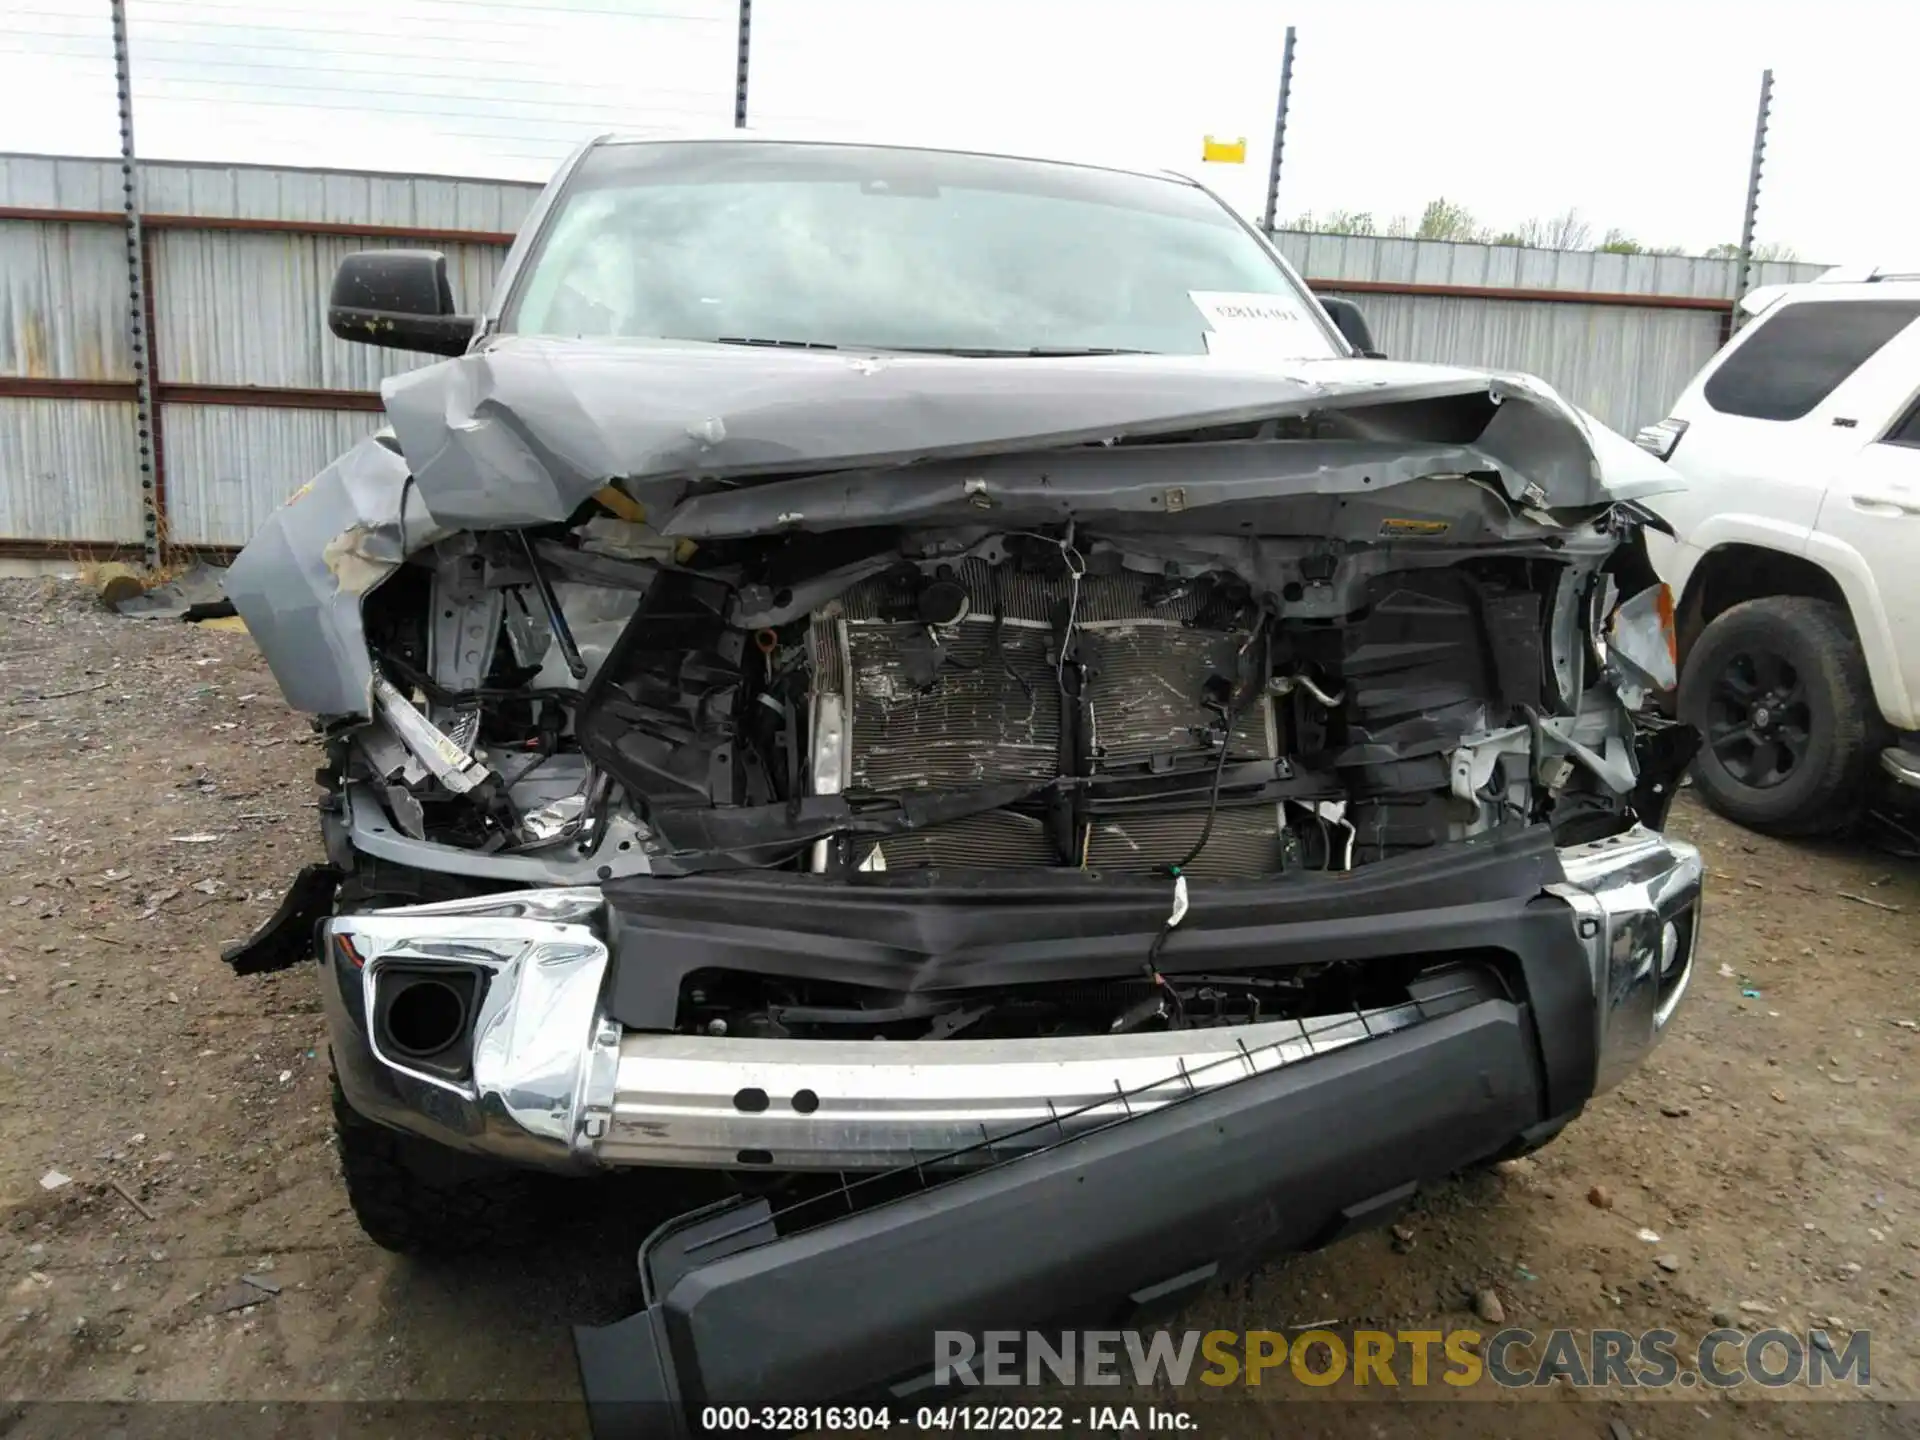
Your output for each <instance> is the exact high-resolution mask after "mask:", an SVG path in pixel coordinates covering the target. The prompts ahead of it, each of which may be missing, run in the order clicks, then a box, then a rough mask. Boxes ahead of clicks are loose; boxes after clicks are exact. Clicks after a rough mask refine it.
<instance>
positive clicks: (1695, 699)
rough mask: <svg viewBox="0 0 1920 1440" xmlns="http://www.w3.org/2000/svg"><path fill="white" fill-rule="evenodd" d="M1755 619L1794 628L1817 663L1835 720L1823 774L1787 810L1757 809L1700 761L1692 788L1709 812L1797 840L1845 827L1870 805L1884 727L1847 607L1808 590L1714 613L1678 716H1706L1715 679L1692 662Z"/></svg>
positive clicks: (1810, 680) (1686, 679)
mask: <svg viewBox="0 0 1920 1440" xmlns="http://www.w3.org/2000/svg"><path fill="white" fill-rule="evenodd" d="M1755 622H1758V623H1761V624H1764V625H1767V626H1771V627H1782V628H1785V629H1787V630H1789V631H1792V632H1794V633H1796V634H1797V635H1798V636H1799V638H1800V639H1801V640H1803V641H1804V642H1805V643H1806V644H1807V645H1808V646H1809V647H1810V648H1811V649H1812V650H1813V651H1814V653H1815V654H1816V656H1817V657H1818V659H1819V661H1820V663H1819V665H1818V666H1817V667H1816V669H1815V672H1814V673H1813V674H1810V675H1808V676H1807V677H1806V680H1807V684H1808V686H1809V687H1814V686H1818V687H1819V688H1820V690H1821V691H1822V692H1823V694H1822V696H1821V699H1822V700H1823V701H1824V704H1825V708H1826V710H1827V713H1828V714H1829V715H1830V716H1831V717H1832V727H1833V728H1832V743H1831V744H1830V745H1829V746H1827V747H1826V749H1825V753H1824V755H1823V757H1822V758H1823V761H1824V763H1823V765H1822V768H1821V772H1820V779H1819V781H1818V782H1817V783H1816V784H1815V785H1814V787H1813V790H1812V792H1811V793H1810V795H1809V796H1808V798H1807V799H1806V800H1804V801H1803V802H1802V803H1801V804H1800V805H1799V806H1798V807H1796V808H1795V809H1793V810H1792V811H1790V812H1788V813H1786V814H1784V815H1778V814H1771V813H1767V811H1766V810H1765V809H1756V807H1754V806H1753V805H1752V803H1751V802H1750V801H1748V800H1747V799H1746V798H1745V797H1744V796H1743V795H1742V794H1740V793H1739V791H1743V790H1745V789H1746V787H1744V786H1741V787H1738V788H1737V789H1735V790H1732V791H1730V790H1729V788H1728V786H1727V785H1725V784H1723V783H1722V782H1721V780H1720V777H1719V775H1718V774H1716V773H1715V771H1714V770H1713V769H1712V768H1711V767H1708V766H1705V765H1703V764H1702V763H1701V762H1700V761H1699V760H1696V761H1695V762H1694V767H1693V781H1694V785H1695V786H1696V787H1697V788H1698V790H1699V792H1700V796H1701V798H1702V799H1703V800H1705V801H1706V802H1707V804H1708V805H1709V806H1710V807H1711V808H1712V809H1714V810H1715V811H1717V812H1718V813H1720V814H1721V815H1724V816H1726V817H1727V818H1728V819H1729V820H1732V821H1734V822H1736V823H1738V824H1740V825H1744V826H1746V827H1747V828H1749V829H1752V830H1758V831H1761V832H1763V833H1765V834H1769V835H1777V836H1780V837H1783V838H1792V837H1796V836H1807V835H1825V834H1831V833H1833V832H1835V831H1838V830H1844V829H1846V828H1847V827H1848V826H1849V825H1850V824H1852V823H1853V822H1854V821H1855V820H1856V819H1858V818H1859V815H1860V812H1861V809H1862V807H1863V805H1864V803H1865V800H1866V795H1867V788H1868V781H1869V778H1870V776H1871V775H1872V772H1873V766H1874V763H1875V758H1876V755H1877V752H1878V748H1879V747H1878V744H1877V743H1876V742H1877V739H1878V736H1879V732H1880V730H1881V729H1882V728H1883V726H1882V723H1881V721H1880V713H1879V708H1878V706H1877V704H1876V703H1875V701H1874V698H1873V682H1872V680H1871V679H1870V677H1869V676H1868V674H1867V661H1866V656H1865V655H1864V654H1862V653H1861V650H1860V642H1859V641H1858V640H1857V639H1856V638H1855V635H1854V629H1853V622H1852V618H1851V617H1850V616H1849V615H1848V614H1847V612H1846V610H1845V608H1844V607H1842V606H1840V605H1836V604H1835V603H1834V602H1833V601H1831V600H1819V599H1815V598H1813V597H1812V596H1806V595H1770V596H1765V597H1763V598H1761V599H1758V600H1747V601H1744V602H1742V603H1741V604H1738V605H1733V606H1730V607H1728V608H1727V609H1726V610H1724V611H1722V612H1721V613H1720V614H1719V615H1717V616H1715V617H1714V619H1713V621H1712V622H1711V623H1710V624H1709V625H1708V626H1707V628H1706V630H1705V631H1704V632H1703V633H1702V634H1701V636H1700V639H1699V641H1697V642H1696V643H1695V645H1694V647H1693V652H1692V654H1690V655H1689V657H1688V660H1689V668H1688V670H1687V673H1686V674H1685V675H1683V676H1682V678H1681V684H1680V713H1681V715H1682V716H1683V717H1686V718H1688V719H1696V717H1698V716H1699V715H1700V713H1701V709H1702V708H1703V705H1702V701H1703V696H1702V694H1701V687H1702V686H1704V685H1706V684H1708V683H1710V677H1706V676H1704V675H1703V673H1702V672H1701V671H1699V670H1697V669H1695V668H1694V667H1693V665H1692V661H1693V660H1694V659H1696V658H1697V657H1698V656H1699V655H1700V654H1701V652H1702V651H1707V652H1709V653H1711V650H1712V647H1713V638H1714V631H1715V630H1716V629H1717V628H1721V627H1727V628H1726V629H1722V632H1721V633H1722V634H1723V635H1724V634H1725V633H1728V629H1731V628H1737V627H1739V626H1741V625H1745V624H1751V623H1755Z"/></svg>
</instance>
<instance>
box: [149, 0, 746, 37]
mask: <svg viewBox="0 0 1920 1440" xmlns="http://www.w3.org/2000/svg"><path fill="white" fill-rule="evenodd" d="M410 3H413V4H421V3H434V0H410ZM146 4H147V5H150V6H153V7H154V8H163V7H172V8H175V9H176V13H184V14H193V15H207V14H212V15H214V16H215V17H216V18H214V19H211V20H199V21H192V20H156V19H145V20H143V21H142V22H141V23H144V24H148V25H181V24H199V25H210V26H217V25H237V26H244V27H245V28H247V29H250V30H285V31H289V32H292V33H296V34H299V33H305V32H307V31H308V30H310V29H318V30H331V29H334V28H335V27H332V26H313V27H310V26H305V25H292V24H285V23H282V21H281V18H280V16H278V15H275V14H274V13H273V12H271V11H269V12H267V13H265V14H263V13H262V11H261V8H260V7H259V6H258V5H246V4H240V5H229V4H223V3H216V0H192V3H191V4H190V5H185V6H180V5H178V4H177V0H146ZM474 8H475V7H472V6H465V7H462V11H463V13H462V15H461V17H460V18H459V20H458V21H457V22H456V23H457V24H458V27H459V28H460V29H461V30H465V29H468V28H470V27H472V26H475V25H481V26H485V27H486V28H488V29H490V30H510V31H515V32H525V31H534V32H537V33H541V34H550V33H552V30H553V24H552V20H553V17H554V16H556V15H566V16H570V17H572V18H574V19H592V18H598V19H602V20H619V21H625V22H633V23H642V24H644V23H646V22H648V21H656V20H658V21H667V22H670V23H675V24H695V25H721V24H723V23H726V22H724V21H723V18H722V17H721V16H718V15H689V14H685V13H684V12H677V11H670V10H657V11H639V12H631V13H617V12H615V11H611V10H578V9H575V8H573V7H572V6H567V5H552V6H542V7H541V8H540V10H539V11H538V12H537V13H538V14H540V15H541V16H543V17H544V19H543V21H540V22H536V21H532V20H487V19H480V18H477V17H475V15H474V14H473V10H474ZM321 13H322V14H323V15H324V14H326V13H328V12H325V11H322V12H321ZM333 13H334V14H336V15H337V13H338V12H333ZM221 14H228V15H245V16H247V17H248V18H247V19H246V20H222V19H219V18H217V17H218V16H219V15H221ZM367 19H368V20H369V21H370V22H375V21H377V22H378V23H379V24H381V25H383V26H384V25H390V24H393V23H394V22H396V21H397V22H399V23H401V24H403V25H421V26H432V27H434V28H435V29H436V30H437V31H439V32H440V33H442V34H444V33H445V32H446V31H447V30H448V28H449V22H448V21H447V20H445V19H443V18H441V17H439V16H437V15H430V14H429V15H409V14H407V13H405V12H404V11H398V12H396V11H394V10H384V9H383V10H380V11H377V12H374V13H370V14H369V15H368V16H367ZM344 33H347V34H357V35H359V36H360V37H361V38H362V39H365V38H366V32H365V31H363V30H349V31H346V32H344ZM448 38H458V37H457V36H449V37H448Z"/></svg>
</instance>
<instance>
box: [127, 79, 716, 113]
mask: <svg viewBox="0 0 1920 1440" xmlns="http://www.w3.org/2000/svg"><path fill="white" fill-rule="evenodd" d="M148 83H149V84H154V83H157V84H160V85H195V86H202V87H213V88H218V89H220V90H223V91H227V92H234V91H239V92H240V94H238V95H234V94H232V93H228V94H223V95H214V96H210V97H208V98H210V99H215V100H221V101H224V102H225V103H227V104H230V105H268V104H282V103H284V104H290V105H301V106H303V107H304V108H308V109H332V108H342V109H345V108H352V109H363V110H364V109H368V108H372V107H369V106H368V105H367V104H366V102H367V101H368V100H373V99H397V100H466V99H471V98H478V99H481V100H482V101H483V102H484V104H485V105H486V107H487V109H486V110H479V111H476V112H474V113H477V114H483V115H484V114H486V113H487V111H488V110H491V109H496V108H500V107H506V106H520V107H523V108H525V109H529V110H533V111H535V112H539V111H570V112H572V111H578V112H583V113H584V115H585V117H586V118H585V119H584V120H583V122H582V123H591V119H592V117H593V116H604V117H607V118H610V119H615V120H618V119H622V118H624V117H627V116H632V115H657V114H665V115H680V114H684V113H686V111H684V110H679V109H665V110H663V109H661V108H660V107H657V106H650V105H615V104H611V103H603V102H600V101H591V100H577V101H576V100H532V99H527V98H525V97H508V96H502V97H492V96H485V97H470V96H466V95H461V94H458V93H449V94H434V93H432V92H428V91H406V90H373V89H368V88H366V87H364V86H361V87H349V86H340V85H280V84H275V85H273V86H272V87H270V90H271V93H272V94H273V95H279V94H283V93H285V92H287V91H290V90H291V91H299V92H301V93H303V94H314V95H327V96H332V97H335V98H336V99H337V100H339V101H340V102H341V104H340V105H339V106H337V107H336V106H332V105H328V104H327V103H325V102H320V103H318V104H315V105H307V103H306V102H304V101H284V102H282V101H277V100H272V99H268V98H265V97H259V98H256V97H257V92H258V91H259V90H260V89H263V88H268V87H256V86H251V85H247V84H244V83H242V82H241V81H238V80H196V79H191V78H182V77H179V76H171V75H161V76H150V77H149V81H148ZM714 98H715V101H716V103H718V102H721V101H723V100H724V99H725V97H724V96H722V95H719V94H717V93H716V95H715V97H714ZM379 108H380V109H381V110H382V112H383V113H387V114H395V115H404V114H427V115H433V114H442V113H447V112H445V111H443V110H441V109H439V108H437V107H436V108H434V109H431V110H425V111H410V110H398V109H393V108H392V107H387V106H381V107H379ZM453 113H459V112H458V110H456V111H455V112H453ZM500 118H501V119H502V121H503V122H504V121H513V120H518V119H521V118H526V119H539V118H540V116H539V114H538V113H535V114H532V115H528V116H525V117H522V116H520V115H517V114H503V115H502V116H501V117H500ZM568 118H569V117H568V116H564V115H558V116H555V123H565V122H566V121H567V119H568Z"/></svg>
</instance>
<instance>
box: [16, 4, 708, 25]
mask: <svg viewBox="0 0 1920 1440" xmlns="http://www.w3.org/2000/svg"><path fill="white" fill-rule="evenodd" d="M132 3H133V6H134V10H135V12H136V13H138V12H139V11H141V10H147V9H165V8H172V9H176V10H192V11H196V12H197V11H203V10H227V11H241V12H245V13H247V14H257V13H259V7H258V6H256V5H248V4H244V3H238V4H236V3H230V0H132ZM406 3H407V4H409V5H428V6H435V7H439V8H442V9H449V10H455V11H458V12H459V15H460V23H462V24H467V23H471V22H472V20H473V18H474V17H475V16H476V15H484V14H486V13H487V12H489V11H491V12H494V13H497V14H507V15H532V16H539V17H541V18H543V19H544V18H546V17H550V16H553V15H598V16H604V17H605V18H607V19H609V20H678V21H692V22H695V23H699V24H714V25H732V24H733V23H734V16H733V13H732V10H731V7H729V6H725V5H720V6H716V7H715V9H714V10H713V11H711V12H709V13H706V14H697V13H689V12H687V11H685V10H635V9H633V8H631V7H629V6H626V5H620V6H617V7H613V8H606V7H602V6H598V5H578V4H564V5H563V4H559V3H553V4H548V3H546V0H539V3H512V0H508V3H503V4H488V3H480V0H406ZM46 13H55V12H46ZM57 13H61V14H69V13H71V12H67V11H62V12H57ZM369 18H375V19H379V20H382V21H384V20H387V19H390V18H392V11H391V10H390V9H388V8H386V7H377V8H375V7H370V9H369ZM403 18H412V19H422V20H428V19H432V17H430V16H412V17H403ZM432 23H434V24H441V23H443V22H441V21H439V20H433V21H432ZM479 23H480V24H483V25H511V26H515V27H517V28H522V29H535V28H539V27H538V26H537V25H536V24H535V23H534V22H533V21H528V20H484V19H483V20H480V21H479Z"/></svg>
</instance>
